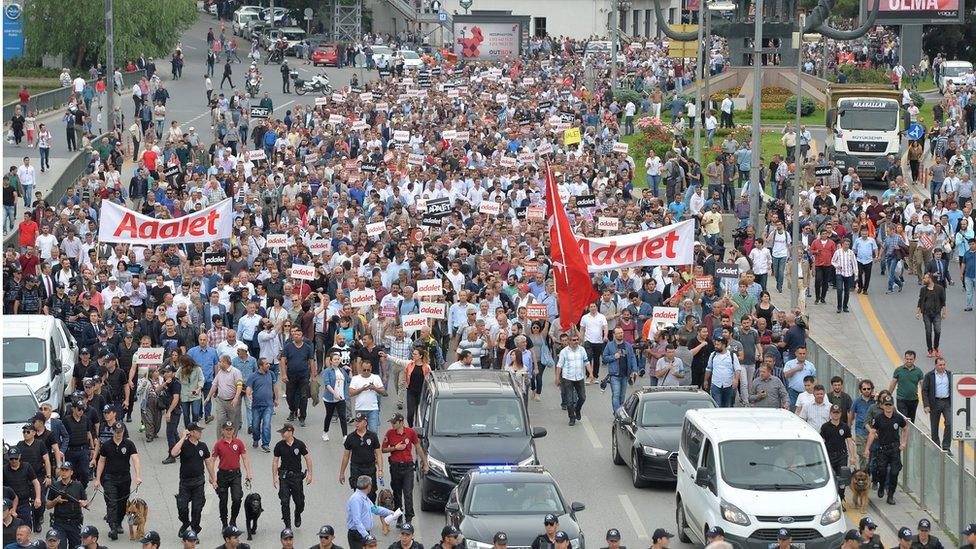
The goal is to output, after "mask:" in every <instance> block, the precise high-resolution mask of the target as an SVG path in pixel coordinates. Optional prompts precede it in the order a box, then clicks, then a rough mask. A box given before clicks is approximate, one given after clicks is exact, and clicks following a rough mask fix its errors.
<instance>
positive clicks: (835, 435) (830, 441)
mask: <svg viewBox="0 0 976 549" xmlns="http://www.w3.org/2000/svg"><path fill="white" fill-rule="evenodd" d="M831 408H832V409H833V408H838V411H839V407H838V406H837V405H834V406H832V407H831ZM820 436H821V437H822V438H823V440H824V445H825V446H826V447H827V459H828V460H829V461H830V468H831V469H833V470H834V476H835V477H836V478H838V479H841V478H842V475H841V474H840V473H841V468H843V467H846V466H847V465H848V464H849V463H850V455H848V452H847V440H848V439H850V438H851V437H852V433H851V428H850V426H848V425H847V423H845V422H843V421H841V422H840V423H838V424H837V425H834V422H833V421H827V422H826V423H824V424H823V425H821V426H820ZM844 491H845V490H844V486H843V485H839V486H838V492H839V493H840V498H841V499H844Z"/></svg>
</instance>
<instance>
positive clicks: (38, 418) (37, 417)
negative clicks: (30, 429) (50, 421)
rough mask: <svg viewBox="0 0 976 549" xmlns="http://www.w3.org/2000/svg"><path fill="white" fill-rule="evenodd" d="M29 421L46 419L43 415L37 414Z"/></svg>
mask: <svg viewBox="0 0 976 549" xmlns="http://www.w3.org/2000/svg"><path fill="white" fill-rule="evenodd" d="M31 421H47V418H45V417H44V414H42V413H40V412H37V413H36V414H34V417H32V418H31Z"/></svg>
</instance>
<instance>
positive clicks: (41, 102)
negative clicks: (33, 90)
mask: <svg viewBox="0 0 976 549" xmlns="http://www.w3.org/2000/svg"><path fill="white" fill-rule="evenodd" d="M144 75H145V73H144V72H142V71H135V72H124V73H122V85H123V87H122V89H121V90H119V92H120V93H121V95H122V97H126V93H125V92H126V90H127V89H129V88H131V87H132V85H133V84H135V83H136V82H138V81H139V79H140V78H142V77H143V76H144ZM88 82H89V83H90V84H91V85H93V86H94V85H95V81H94V80H89V81H88ZM72 91H73V88H72V87H71V86H67V87H65V88H57V89H53V90H49V91H46V92H42V93H39V94H37V95H31V98H30V103H29V106H30V108H32V109H36V110H37V114H41V113H45V112H48V111H52V110H57V109H60V108H61V107H63V106H65V105H67V104H68V99H70V98H71V93H72ZM19 106H20V101H14V102H12V103H7V104H6V105H4V106H3V121H4V123H5V124H6V123H8V122H10V119H11V118H13V116H14V111H15V110H17V107H19ZM23 114H24V116H27V113H23Z"/></svg>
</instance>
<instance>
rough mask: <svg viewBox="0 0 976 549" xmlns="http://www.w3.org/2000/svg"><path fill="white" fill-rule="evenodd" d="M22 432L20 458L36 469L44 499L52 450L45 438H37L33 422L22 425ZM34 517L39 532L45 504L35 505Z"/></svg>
mask: <svg viewBox="0 0 976 549" xmlns="http://www.w3.org/2000/svg"><path fill="white" fill-rule="evenodd" d="M21 432H22V433H23V435H24V440H22V441H20V442H18V443H17V449H19V450H20V456H21V457H20V460H21V462H22V463H25V464H29V465H30V466H31V467H32V468H33V469H34V474H35V475H37V482H39V483H40V484H41V497H40V500H41V501H44V498H45V494H46V492H45V491H46V490H47V487H48V486H50V485H51V480H52V476H51V473H52V471H53V467H54V465H53V462H52V461H51V454H50V450H49V449H48V447H47V444H45V443H44V441H43V440H40V439H38V438H37V431H36V430H35V428H34V423H33V422H30V423H25V424H24V426H23V427H21ZM33 519H34V523H33V526H34V530H36V531H38V532H39V531H40V530H41V523H42V522H43V519H44V507H43V506H37V507H34V509H33Z"/></svg>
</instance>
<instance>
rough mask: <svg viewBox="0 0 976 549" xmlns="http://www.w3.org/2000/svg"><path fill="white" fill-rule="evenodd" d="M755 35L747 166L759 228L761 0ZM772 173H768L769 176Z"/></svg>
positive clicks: (753, 218)
mask: <svg viewBox="0 0 976 549" xmlns="http://www.w3.org/2000/svg"><path fill="white" fill-rule="evenodd" d="M754 17H755V35H754V36H753V38H752V51H753V54H752V56H753V58H752V68H753V78H752V154H751V155H750V157H751V159H752V163H751V164H752V166H751V167H750V168H749V218H750V221H751V223H752V227H753V229H755V230H757V231H758V230H760V227H759V221H760V219H759V202H760V198H761V197H762V188H761V187H760V186H759V170H760V169H761V167H762V146H761V143H760V137H761V134H762V128H761V122H760V114H761V112H760V111H761V110H762V98H761V94H762V18H763V0H756V13H755V16H754ZM771 176H772V174H770V177H771Z"/></svg>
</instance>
